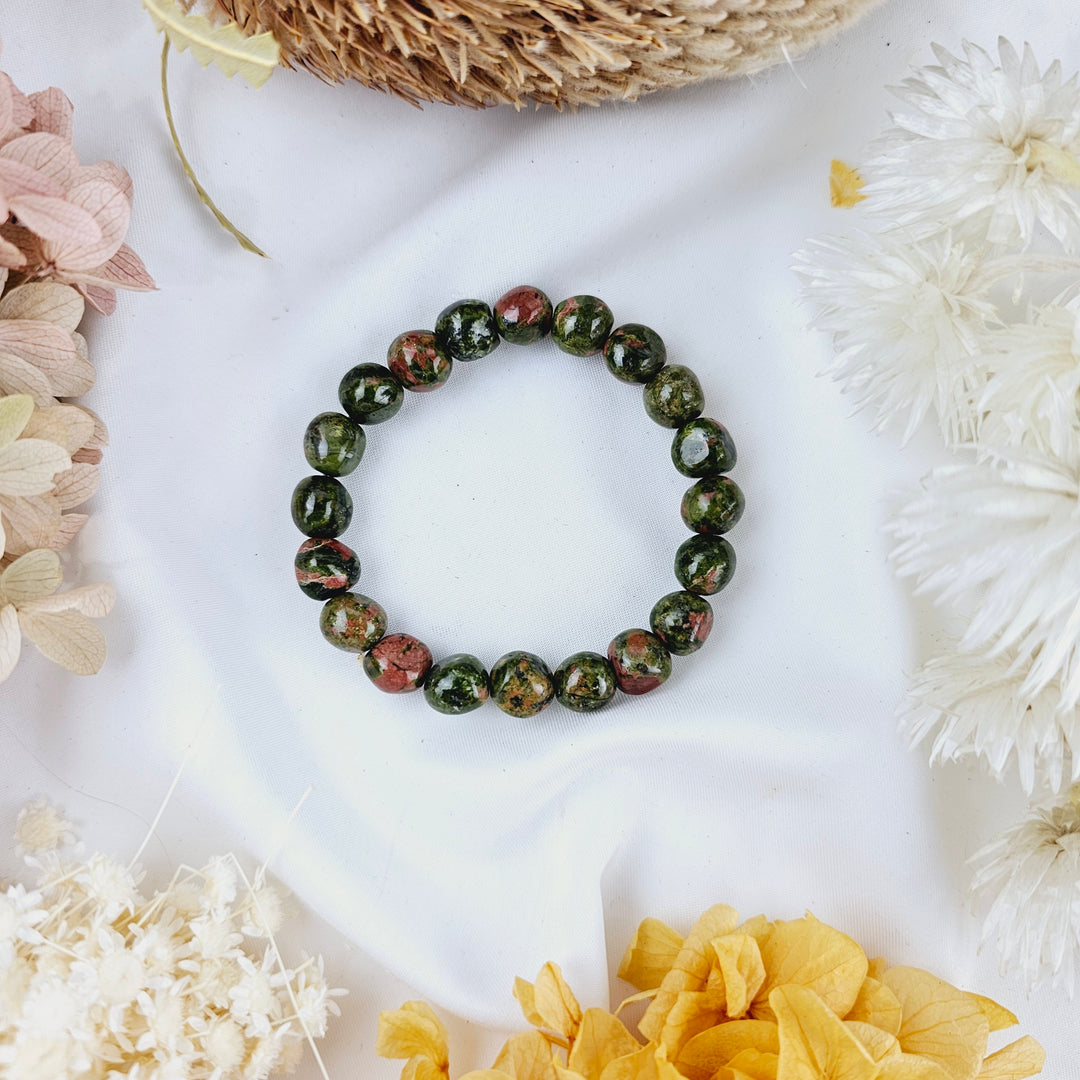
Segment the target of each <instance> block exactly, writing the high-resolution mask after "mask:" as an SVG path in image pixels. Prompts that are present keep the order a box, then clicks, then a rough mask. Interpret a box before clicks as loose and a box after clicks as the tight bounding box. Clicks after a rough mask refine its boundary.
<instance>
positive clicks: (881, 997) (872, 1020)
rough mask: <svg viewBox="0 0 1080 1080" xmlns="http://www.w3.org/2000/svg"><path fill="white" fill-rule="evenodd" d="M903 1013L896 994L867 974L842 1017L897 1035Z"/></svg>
mask: <svg viewBox="0 0 1080 1080" xmlns="http://www.w3.org/2000/svg"><path fill="white" fill-rule="evenodd" d="M903 1015H904V1010H903V1009H902V1008H901V1006H900V1002H899V1000H898V999H897V997H896V995H895V994H894V993H893V992H892V991H891V990H890V989H889V988H888V987H887V986H885V985H884V983H881V982H878V980H877V979H872V978H871V977H870V976H869V975H867V977H866V978H865V979H863V984H862V986H861V987H860V988H859V996H858V997H857V998H856V999H855V1004H854V1005H852V1006H851V1010H850V1011H849V1012H848V1013H847V1015H846V1016H845V1017H844V1019H845V1020H859V1021H862V1022H863V1023H865V1024H873V1025H874V1027H879V1028H881V1030H882V1031H887V1032H888V1033H889V1034H890V1035H899V1034H900V1023H901V1020H902V1019H903Z"/></svg>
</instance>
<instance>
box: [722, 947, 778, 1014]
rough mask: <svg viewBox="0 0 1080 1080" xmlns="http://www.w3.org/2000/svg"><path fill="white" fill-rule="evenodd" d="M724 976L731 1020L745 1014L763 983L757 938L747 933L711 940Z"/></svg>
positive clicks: (762, 968) (763, 971)
mask: <svg viewBox="0 0 1080 1080" xmlns="http://www.w3.org/2000/svg"><path fill="white" fill-rule="evenodd" d="M712 948H713V952H714V953H715V954H716V962H717V964H718V965H719V968H720V972H721V974H722V975H723V979H724V990H725V993H726V995H727V1005H726V1008H727V1014H728V1016H729V1017H731V1018H732V1019H733V1020H736V1019H738V1018H739V1017H741V1016H744V1015H745V1014H746V1011H747V1010H748V1009H749V1008H750V1004H751V1002H752V1001H753V1000H754V998H755V997H756V996H757V993H758V991H759V990H760V989H761V987H762V986H763V985H764V983H765V964H764V963H763V962H762V959H761V949H760V948H759V947H758V943H757V940H756V939H755V938H753V937H751V936H750V935H749V934H726V935H725V936H724V937H719V938H714V939H713V942H712Z"/></svg>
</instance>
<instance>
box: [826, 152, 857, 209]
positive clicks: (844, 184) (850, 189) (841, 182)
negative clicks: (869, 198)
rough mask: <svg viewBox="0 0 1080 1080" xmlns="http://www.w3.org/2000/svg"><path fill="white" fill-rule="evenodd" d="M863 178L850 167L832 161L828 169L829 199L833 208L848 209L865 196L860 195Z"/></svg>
mask: <svg viewBox="0 0 1080 1080" xmlns="http://www.w3.org/2000/svg"><path fill="white" fill-rule="evenodd" d="M862 189H863V178H862V177H861V176H860V175H859V174H858V172H856V171H855V169H853V168H852V167H851V166H850V165H845V164H844V163H843V162H842V161H838V160H837V159H835V158H834V159H833V162H832V165H831V166H830V168H829V198H830V201H831V202H832V204H833V206H836V207H845V208H848V209H850V208H851V207H852V206H857V205H858V204H859V203H861V202H862V201H863V200H864V199H865V198H866V196H865V195H864V194H863V193H862Z"/></svg>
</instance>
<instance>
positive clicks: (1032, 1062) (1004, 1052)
mask: <svg viewBox="0 0 1080 1080" xmlns="http://www.w3.org/2000/svg"><path fill="white" fill-rule="evenodd" d="M1045 1064H1046V1051H1045V1050H1044V1049H1043V1048H1042V1047H1041V1046H1040V1045H1039V1044H1038V1043H1037V1042H1036V1041H1035V1040H1034V1039H1033V1038H1032V1037H1031V1036H1030V1035H1024V1036H1023V1037H1022V1038H1019V1039H1017V1040H1016V1042H1011V1043H1009V1045H1008V1046H1003V1047H1002V1048H1001V1049H1000V1050H998V1052H997V1053H996V1054H991V1055H990V1056H989V1057H988V1058H987V1059H986V1060H985V1061H984V1062H983V1064H982V1069H981V1070H980V1071H979V1080H1026V1078H1027V1077H1029V1076H1034V1075H1035V1074H1036V1073H1041V1072H1042V1069H1043V1065H1045Z"/></svg>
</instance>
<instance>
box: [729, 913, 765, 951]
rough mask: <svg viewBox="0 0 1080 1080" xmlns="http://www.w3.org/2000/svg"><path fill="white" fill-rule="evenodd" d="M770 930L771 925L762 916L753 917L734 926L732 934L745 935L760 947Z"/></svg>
mask: <svg viewBox="0 0 1080 1080" xmlns="http://www.w3.org/2000/svg"><path fill="white" fill-rule="evenodd" d="M771 929H772V923H771V922H769V920H768V919H766V918H765V916H764V915H755V916H754V917H753V918H752V919H747V920H746V922H744V923H741V924H740V925H739V926H736V927H735V929H734V930H733V931H732V933H735V934H747V935H748V936H749V937H752V938H753V939H754V940H755V941H756V942H757V943H758V944H759V945H760V944H761V942H762V941H763V940H764V939H765V938H766V937H767V936H768V934H769V931H770V930H771Z"/></svg>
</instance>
